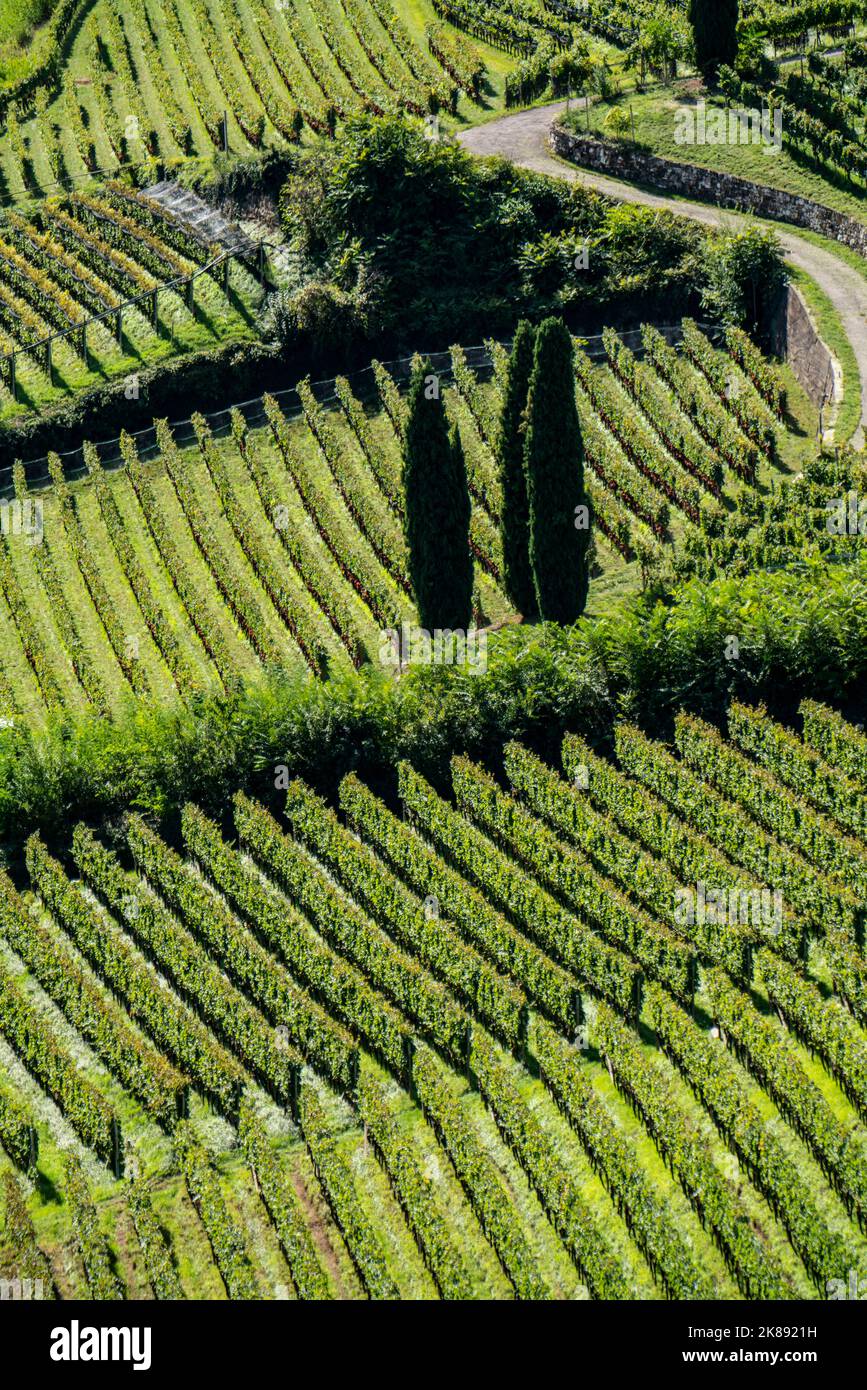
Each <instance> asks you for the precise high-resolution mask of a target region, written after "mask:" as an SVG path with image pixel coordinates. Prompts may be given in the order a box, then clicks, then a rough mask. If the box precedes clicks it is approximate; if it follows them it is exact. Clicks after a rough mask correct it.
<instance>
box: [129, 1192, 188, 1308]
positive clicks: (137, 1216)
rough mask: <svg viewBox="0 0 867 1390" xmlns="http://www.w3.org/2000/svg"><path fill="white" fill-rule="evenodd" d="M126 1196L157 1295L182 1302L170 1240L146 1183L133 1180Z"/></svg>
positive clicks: (157, 1296) (181, 1292)
mask: <svg viewBox="0 0 867 1390" xmlns="http://www.w3.org/2000/svg"><path fill="white" fill-rule="evenodd" d="M126 1196H127V1201H128V1203H129V1210H130V1215H131V1216H132V1219H133V1225H134V1226H135V1233H136V1235H137V1236H138V1243H139V1245H140V1246H141V1250H142V1255H143V1256H144V1262H145V1269H146V1270H147V1276H148V1282H149V1284H150V1286H151V1288H152V1289H153V1292H154V1296H155V1297H156V1298H161V1299H171V1300H177V1301H180V1300H181V1299H182V1298H183V1297H184V1291H183V1289H182V1287H181V1281H180V1279H179V1278H178V1274H177V1270H176V1269H175V1266H174V1262H173V1260H172V1253H171V1247H170V1245H169V1243H168V1238H167V1236H166V1235H165V1233H164V1231H163V1229H162V1227H161V1226H160V1223H159V1219H158V1217H157V1214H156V1212H155V1211H154V1208H153V1203H152V1202H151V1194H150V1189H149V1187H148V1185H147V1183H146V1182H145V1181H144V1180H143V1179H142V1178H139V1177H136V1178H134V1179H133V1180H132V1181H131V1182H130V1183H129V1184H128V1185H127V1189H126Z"/></svg>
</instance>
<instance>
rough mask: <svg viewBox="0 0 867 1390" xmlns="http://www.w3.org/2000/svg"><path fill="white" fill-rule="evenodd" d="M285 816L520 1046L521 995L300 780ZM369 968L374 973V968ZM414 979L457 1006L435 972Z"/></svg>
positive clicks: (353, 889) (418, 953)
mask: <svg viewBox="0 0 867 1390" xmlns="http://www.w3.org/2000/svg"><path fill="white" fill-rule="evenodd" d="M341 785H342V784H341ZM286 815H287V819H288V820H289V823H290V825H291V827H292V829H293V831H294V833H295V834H296V835H297V836H298V838H299V839H300V840H301V841H302V842H303V843H304V844H305V845H306V846H307V847H308V849H310V850H311V851H312V852H313V853H314V854H315V855H316V858H317V859H318V860H319V862H320V863H322V864H323V865H324V866H325V867H326V868H327V869H328V871H329V873H331V874H333V875H334V877H335V878H336V879H337V880H338V882H340V883H342V885H343V887H344V888H345V889H346V891H347V892H348V893H351V894H352V896H353V897H354V898H355V899H356V901H358V902H359V903H361V904H362V905H363V906H364V908H365V909H366V911H367V912H368V913H369V914H370V916H371V917H372V918H373V919H374V921H377V922H379V924H380V925H381V926H382V927H384V928H385V930H386V931H387V932H388V933H389V935H390V936H392V937H393V938H394V939H395V940H396V941H397V942H399V943H400V944H401V946H403V947H404V949H405V950H406V951H407V953H408V955H410V956H411V957H413V958H414V959H415V960H417V961H418V962H419V964H420V965H423V966H425V967H426V970H429V971H430V972H431V975H432V976H436V977H438V978H439V979H440V980H442V981H443V983H444V984H445V985H447V986H449V987H450V988H451V989H452V990H454V992H455V993H456V994H457V995H458V996H459V997H460V998H462V999H463V1001H464V1002H465V1005H469V1007H470V1009H471V1011H472V1013H473V1014H474V1015H475V1016H477V1017H478V1018H480V1019H482V1020H484V1022H485V1023H486V1024H487V1026H488V1027H489V1028H491V1029H492V1030H493V1031H494V1032H495V1033H496V1034H497V1035H498V1036H500V1037H501V1038H502V1039H503V1040H504V1041H505V1042H506V1043H507V1045H508V1046H510V1047H515V1048H518V1047H520V1046H521V1044H522V1041H523V1035H524V1010H525V1000H524V997H523V995H522V994H521V993H520V991H519V990H516V989H515V988H514V987H513V986H512V985H510V984H509V983H508V982H507V981H506V980H504V979H503V978H502V976H500V975H498V974H497V972H496V971H495V970H492V969H491V967H490V966H489V965H488V964H487V963H486V962H485V961H484V960H483V959H482V958H481V957H480V956H479V955H478V953H477V952H476V951H475V950H474V949H473V948H472V947H471V946H468V945H467V944H466V943H465V942H463V941H462V940H461V938H460V936H459V935H458V933H457V932H455V931H454V930H453V929H452V927H451V926H450V925H449V924H448V923H447V922H445V921H442V920H440V919H439V918H435V919H433V920H431V919H429V918H428V916H427V914H426V912H425V910H424V908H423V906H422V904H421V902H420V901H419V899H418V898H416V897H415V896H414V895H413V894H412V893H411V892H409V891H408V889H407V888H406V887H405V886H404V885H403V884H402V883H400V881H399V880H398V879H397V878H395V876H394V875H393V874H392V873H391V872H390V871H389V870H388V869H386V868H384V867H383V865H382V864H381V863H380V861H379V860H378V858H377V856H376V855H375V854H373V853H372V852H371V850H370V849H369V848H368V847H367V846H366V845H364V844H359V843H358V841H357V840H356V839H355V836H354V835H351V834H350V833H349V832H348V831H347V830H345V829H343V828H342V827H341V826H340V824H339V822H338V820H337V817H336V816H335V815H334V813H333V811H331V810H330V808H329V807H328V806H326V805H325V803H324V802H323V801H321V800H320V798H319V797H317V796H315V795H314V794H313V793H312V792H311V791H310V790H309V788H307V787H305V786H304V785H303V783H296V784H294V786H292V787H291V788H290V790H289V797H288V800H287V806H286ZM370 973H371V975H372V976H374V978H379V972H376V971H373V970H372V971H371V972H370ZM419 978H420V983H424V985H425V986H426V987H427V989H428V992H429V994H430V995H431V997H432V999H436V998H437V997H439V1007H440V1009H441V1011H442V1012H443V1014H448V1013H450V1012H452V1011H453V1010H454V1009H455V1005H454V1003H453V1001H452V1000H451V999H450V998H449V996H448V995H447V994H442V995H441V994H440V988H439V986H438V985H436V984H435V982H434V979H433V978H430V977H428V978H427V979H426V978H425V975H424V974H422V973H421V972H419ZM458 1029H459V1036H464V1034H463V1030H462V1029H461V1028H460V1024H458ZM438 1041H439V1039H438ZM440 1045H441V1046H443V1043H442V1042H441V1043H440Z"/></svg>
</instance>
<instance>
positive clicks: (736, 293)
mask: <svg viewBox="0 0 867 1390" xmlns="http://www.w3.org/2000/svg"><path fill="white" fill-rule="evenodd" d="M707 2H708V3H709V4H711V5H715V4H716V3H717V0H707ZM702 282H703V287H702V307H703V309H704V310H705V312H706V313H707V314H709V315H710V316H711V317H712V318H714V319H719V321H720V322H721V323H724V324H729V325H732V326H733V327H737V328H743V329H745V330H746V332H747V333H748V334H749V335H750V337H751V338H755V339H757V341H758V342H760V343H766V342H767V341H768V336H769V331H770V324H771V318H772V316H773V313H774V311H775V309H776V307H777V305H778V303H779V299H780V295H781V293H782V290H783V288H784V286H785V283H786V271H785V266H784V263H783V258H782V253H781V251H780V244H779V241H778V240H777V236H776V233H775V232H774V231H772V230H771V229H770V228H767V227H748V228H747V229H746V230H745V231H742V232H731V233H728V234H727V235H725V236H723V237H721V238H720V239H718V240H715V241H709V242H706V243H705V245H704V248H703V276H702Z"/></svg>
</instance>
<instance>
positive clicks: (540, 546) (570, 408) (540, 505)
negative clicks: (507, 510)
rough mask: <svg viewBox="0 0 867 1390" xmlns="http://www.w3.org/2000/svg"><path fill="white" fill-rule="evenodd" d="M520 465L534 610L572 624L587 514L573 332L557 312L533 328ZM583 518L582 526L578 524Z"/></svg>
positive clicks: (581, 582) (580, 588) (582, 598)
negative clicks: (582, 510) (524, 485)
mask: <svg viewBox="0 0 867 1390" xmlns="http://www.w3.org/2000/svg"><path fill="white" fill-rule="evenodd" d="M524 471H525V473H526V478H527V501H528V505H529V513H530V567H531V569H532V572H533V587H534V590H535V594H536V604H537V607H538V611H539V613H540V614H541V616H542V618H544V619H546V620H548V621H552V622H558V623H573V622H575V620H576V619H577V618H578V617H579V616H580V615H581V613H583V611H584V605H585V603H586V602H587V586H588V583H589V578H590V576H589V561H588V549H589V545H590V517H589V506H588V504H587V497H586V495H585V491H584V447H583V443H582V440H581V426H580V424H579V422H578V411H577V409H576V406H575V375H574V367H573V361H572V339H571V338H570V336H569V333H568V330H567V328H566V325H565V324H564V323H563V321H562V319H546V320H545V322H544V323H543V324H541V326H540V328H539V331H538V333H537V335H536V343H535V348H534V352H533V371H532V374H531V376H530V388H529V394H528V397H527V425H526V434H525V438H524ZM579 507H587V516H586V518H580V517H579V516H578V515H577V510H578V508H579ZM585 519H586V525H581V526H579V524H578V523H579V520H585Z"/></svg>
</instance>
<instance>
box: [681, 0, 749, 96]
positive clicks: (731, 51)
mask: <svg viewBox="0 0 867 1390" xmlns="http://www.w3.org/2000/svg"><path fill="white" fill-rule="evenodd" d="M686 17H687V20H688V21H689V24H690V27H691V29H692V37H693V41H694V44H695V65H696V67H697V68H698V70H699V72H700V73H701V75H702V77H704V78H705V79H706V81H708V82H715V81H716V78H717V74H718V72H719V70H720V67H721V66H722V64H723V63H727V64H728V66H729V67H731V66H732V65H733V64H734V61H735V59H736V57H737V53H738V0H688V4H687V11H686Z"/></svg>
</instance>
